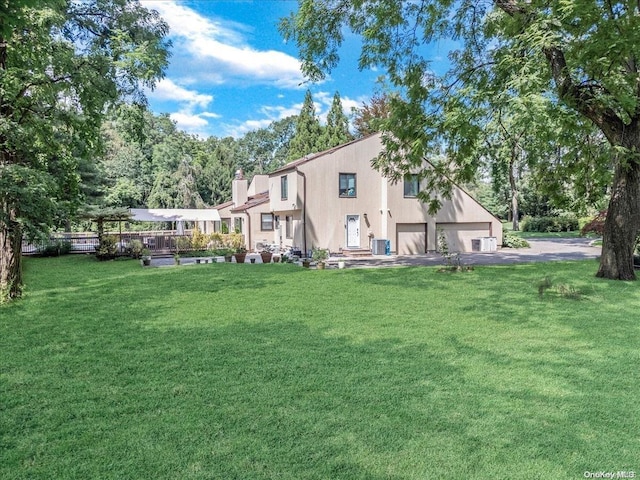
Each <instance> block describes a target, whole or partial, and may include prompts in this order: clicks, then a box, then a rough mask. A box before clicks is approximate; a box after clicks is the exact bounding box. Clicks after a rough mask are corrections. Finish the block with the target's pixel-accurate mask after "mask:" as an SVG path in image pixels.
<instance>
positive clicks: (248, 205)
mask: <svg viewBox="0 0 640 480" xmlns="http://www.w3.org/2000/svg"><path fill="white" fill-rule="evenodd" d="M268 201H269V192H268V191H266V192H261V193H258V194H257V195H254V196H253V197H249V199H248V200H247V201H246V202H245V203H244V204H242V205H238V206H237V207H235V208H232V209H231V213H240V212H246V211H247V210H250V209H252V208H253V207H257V206H258V205H262V204H263V203H267V202H268Z"/></svg>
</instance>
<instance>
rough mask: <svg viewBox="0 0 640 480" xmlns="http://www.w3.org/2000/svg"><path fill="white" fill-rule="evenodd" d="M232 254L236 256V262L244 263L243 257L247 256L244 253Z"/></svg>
mask: <svg viewBox="0 0 640 480" xmlns="http://www.w3.org/2000/svg"><path fill="white" fill-rule="evenodd" d="M233 256H234V257H236V263H244V259H245V258H247V254H246V253H235V254H234V255H233Z"/></svg>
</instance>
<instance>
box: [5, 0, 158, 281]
mask: <svg viewBox="0 0 640 480" xmlns="http://www.w3.org/2000/svg"><path fill="white" fill-rule="evenodd" d="M10 3H11V6H10V7H8V4H7V2H6V1H5V2H3V3H2V4H3V11H2V21H0V24H1V27H0V29H1V33H0V91H1V92H2V95H1V97H0V179H1V180H0V230H2V231H4V230H5V229H7V227H8V226H9V225H10V224H11V225H13V224H14V223H17V224H18V225H20V226H21V228H9V229H7V231H10V232H11V234H12V235H21V234H22V233H23V232H24V233H25V234H26V236H27V237H28V238H33V237H35V236H37V235H38V234H46V233H47V232H48V230H49V229H50V228H51V227H52V226H55V225H56V224H57V223H60V222H64V221H65V220H67V219H69V218H70V216H71V215H72V214H73V213H74V212H75V210H76V208H77V207H78V205H79V203H80V201H81V193H82V192H81V189H80V188H79V181H80V175H81V174H84V175H85V176H84V178H85V180H86V179H88V178H89V177H90V176H91V175H97V174H99V172H98V171H97V170H96V169H93V168H91V166H90V163H91V162H92V160H93V158H94V157H95V155H96V153H99V152H100V150H101V148H102V141H101V132H100V125H101V122H102V119H103V116H104V112H105V111H106V110H107V109H109V108H110V107H112V106H113V105H115V104H116V103H118V102H120V101H122V100H123V99H126V100H131V101H134V100H137V101H143V99H144V89H145V88H148V87H152V86H153V85H154V82H155V80H156V79H157V78H159V77H160V76H161V75H162V71H163V69H164V68H165V67H166V65H167V62H168V46H169V44H168V43H167V42H166V41H165V39H164V37H165V35H166V34H167V32H168V26H167V24H166V23H165V22H164V21H162V19H161V18H159V16H158V14H157V12H154V11H150V10H147V9H146V8H144V7H143V6H142V4H141V3H140V2H134V1H130V0H107V1H102V0H88V1H82V2H67V1H51V0H49V1H47V0H45V1H43V2H33V1H31V0H11V2H10ZM5 7H6V8H5ZM5 10H6V15H5ZM9 179H11V180H9ZM97 183H98V182H96V184H94V185H92V188H91V189H89V190H90V191H89V192H86V190H85V192H86V193H89V194H90V195H92V196H93V195H94V194H95V195H97V194H99V187H98V185H97ZM14 240H15V241H11V242H7V243H5V244H3V246H2V248H3V249H4V250H3V251H2V252H1V254H2V256H5V255H6V256H7V257H11V256H13V255H14V254H17V255H19V254H20V253H19V252H9V251H8V249H10V248H12V247H11V246H12V245H20V240H21V239H17V240H16V239H14ZM15 274H16V272H15V271H13V270H12V271H10V272H5V271H4V269H3V270H2V271H0V289H2V290H3V291H4V290H5V285H6V284H15V280H16V278H9V277H8V275H15ZM18 283H19V282H18ZM14 287H15V285H14Z"/></svg>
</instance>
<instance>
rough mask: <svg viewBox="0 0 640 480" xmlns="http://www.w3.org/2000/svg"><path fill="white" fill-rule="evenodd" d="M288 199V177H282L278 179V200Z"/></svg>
mask: <svg viewBox="0 0 640 480" xmlns="http://www.w3.org/2000/svg"><path fill="white" fill-rule="evenodd" d="M287 198H289V177H287V176H286V175H283V176H282V177H280V200H286V199H287Z"/></svg>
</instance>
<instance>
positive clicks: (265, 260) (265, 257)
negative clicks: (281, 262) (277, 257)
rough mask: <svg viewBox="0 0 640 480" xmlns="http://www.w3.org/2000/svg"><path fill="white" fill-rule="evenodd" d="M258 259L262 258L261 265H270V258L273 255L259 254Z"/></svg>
mask: <svg viewBox="0 0 640 480" xmlns="http://www.w3.org/2000/svg"><path fill="white" fill-rule="evenodd" d="M260 257H262V263H271V258H272V257H273V253H271V252H260Z"/></svg>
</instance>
